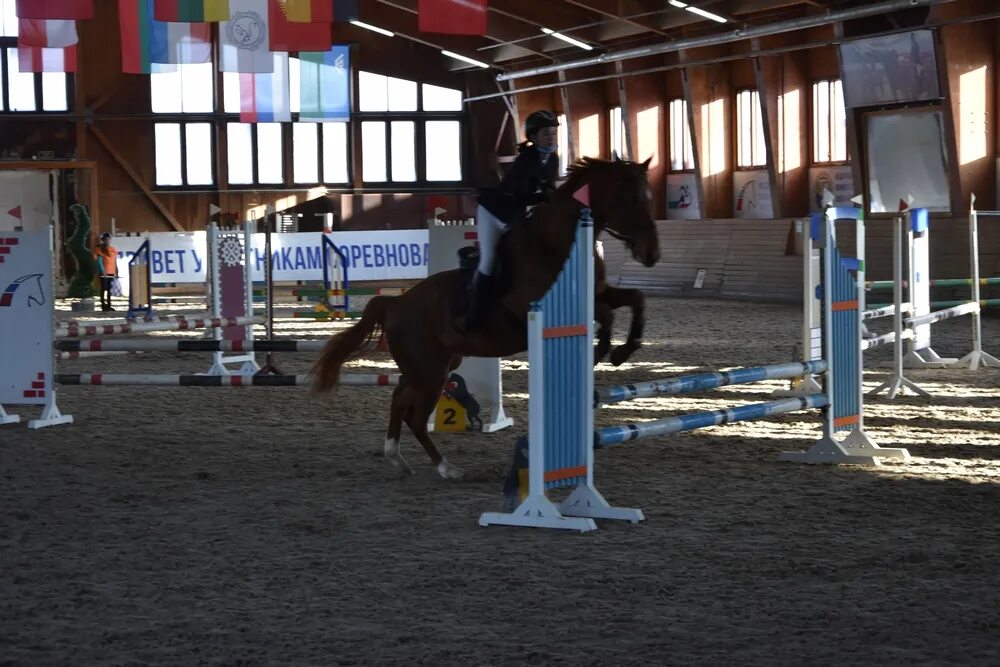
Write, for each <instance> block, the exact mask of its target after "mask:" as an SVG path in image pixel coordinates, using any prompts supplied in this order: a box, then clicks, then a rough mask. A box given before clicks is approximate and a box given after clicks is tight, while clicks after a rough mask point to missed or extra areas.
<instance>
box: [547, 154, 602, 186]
mask: <svg viewBox="0 0 1000 667" xmlns="http://www.w3.org/2000/svg"><path fill="white" fill-rule="evenodd" d="M612 164H614V163H613V162H610V161H608V160H599V159H598V158H593V157H584V158H580V159H579V160H577V161H576V162H574V163H573V164H571V165H570V166H569V167H567V168H566V180H565V181H564V182H563V184H562V185H560V186H559V188H558V190H559V191H560V192H561V193H566V192H569V193H573V192H576V191H577V190H579V189H580V186H582V185H583V183H584V181H586V180H587V176H588V175H589V174H590V173H591V172H592V171H594V170H597V169H602V168H605V167H608V166H610V165H612Z"/></svg>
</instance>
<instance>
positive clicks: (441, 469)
mask: <svg viewBox="0 0 1000 667" xmlns="http://www.w3.org/2000/svg"><path fill="white" fill-rule="evenodd" d="M648 166H649V161H648V160H647V161H646V162H644V163H642V164H637V163H634V162H627V161H624V160H615V161H603V160H593V159H584V160H582V161H580V162H578V163H576V164H574V165H573V166H572V167H570V169H569V174H568V178H567V180H566V182H565V183H563V185H562V186H560V187H559V188H558V189H557V190H556V191H555V192H553V193H552V194H551V196H550V198H549V201H548V203H547V204H542V205H540V206H538V207H536V208H535V209H534V211H533V212H532V215H531V218H530V219H529V220H526V221H523V222H520V223H517V224H515V225H513V226H512V227H511V229H510V231H508V232H507V233H506V234H505V235H504V236H503V238H502V239H501V242H500V247H499V249H498V257H499V259H500V268H499V274H498V278H497V282H498V283H499V286H498V288H497V292H498V293H497V294H496V295H495V297H496V298H495V299H494V302H493V303H492V304H491V305H490V307H489V308H488V310H487V314H486V316H485V318H484V324H483V326H481V327H479V328H477V329H476V330H472V331H468V332H463V331H462V330H461V329H460V328H458V327H457V326H456V324H457V322H458V319H459V316H458V315H457V314H456V309H455V303H456V300H457V298H458V297H459V295H462V294H465V293H466V290H467V286H466V283H467V281H468V276H469V274H468V272H467V271H461V270H455V271H445V272H442V273H436V274H434V275H432V276H430V277H428V278H427V279H425V280H423V281H421V282H419V283H417V284H416V285H415V286H414V287H412V288H411V289H409V290H407V291H406V292H405V293H403V294H402V295H400V296H393V297H389V296H377V297H374V298H372V300H371V301H369V302H368V305H367V306H366V307H365V309H364V312H363V314H362V317H361V319H360V320H359V321H358V322H357V323H356V324H354V325H353V326H352V327H350V328H349V329H346V330H344V331H342V332H340V333H338V334H337V335H335V336H334V337H332V338H331V339H330V340H329V341H328V342H327V344H326V346H325V348H324V349H323V352H322V354H321V355H320V358H319V359H318V360H317V362H316V364H315V365H314V366H313V369H312V375H313V379H312V385H313V390H314V391H317V392H326V391H330V390H332V389H333V388H334V387H336V386H337V383H338V382H339V379H340V370H341V366H342V364H343V363H344V362H345V361H347V360H348V359H349V358H351V357H352V356H354V355H355V354H356V353H357V352H358V351H359V350H360V349H362V348H363V347H365V346H366V345H367V344H368V343H370V342H371V341H373V340H376V339H377V337H378V335H379V334H380V332H381V334H382V335H384V337H385V341H386V343H387V344H388V346H389V351H390V353H391V354H392V358H393V359H394V360H395V361H396V364H397V366H398V367H399V372H400V375H401V377H400V381H399V385H398V386H397V387H396V388H395V390H394V391H393V393H392V406H391V408H390V411H389V425H388V429H387V432H386V438H385V449H384V451H385V456H386V458H388V459H389V460H390V461H391V462H392V463H393V465H394V466H396V468H397V469H399V470H402V471H409V470H410V468H409V466H408V465H407V464H406V462H405V461H404V460H403V458H402V456H401V455H400V452H399V438H400V434H401V432H402V427H403V423H404V422H405V423H406V425H407V426H408V427H409V429H410V431H412V432H413V435H414V436H415V437H416V439H417V440H418V441H419V442H420V444H421V445H422V446H423V448H424V449H425V450H426V451H427V454H428V455H429V456H430V458H431V461H432V462H433V463H434V464H435V465H436V466H437V470H438V473H439V474H440V475H441V476H442V477H444V478H452V479H457V478H460V477H461V476H462V472H461V470H459V469H458V468H457V467H455V466H453V465H451V464H450V463H448V462H447V461H446V460H445V458H444V457H443V456H442V455H441V452H440V451H438V448H437V446H436V445H435V444H434V442H433V441H432V440H431V437H430V434H429V433H428V429H427V420H428V418H429V417H430V415H431V413H432V412H433V411H434V406H435V405H436V404H437V402H438V398H439V397H440V396H441V392H442V389H443V387H444V384H445V381H446V380H447V378H448V375H449V373H450V372H451V370H453V369H454V368H456V367H457V366H458V364H459V363H460V362H461V359H462V357H506V356H509V355H512V354H517V353H519V352H524V351H525V350H526V349H527V346H528V342H527V313H528V310H529V308H530V306H531V304H532V303H533V302H535V301H538V300H539V299H541V298H542V296H544V295H545V293H546V292H547V291H548V289H549V287H550V286H551V285H552V284H553V283H554V282H555V280H556V278H557V277H558V275H559V272H560V271H561V270H562V268H563V265H564V264H565V263H566V259H567V258H568V257H569V253H570V250H571V249H572V246H573V243H574V239H575V236H576V228H577V222H578V221H579V219H580V212H581V208H582V206H581V204H580V203H579V202H578V201H577V200H576V199H575V198H574V193H576V192H578V191H579V190H580V189H581V188H582V187H584V186H589V199H590V210H591V215H592V217H593V219H594V234H595V236H596V235H597V234H598V233H599V232H600V231H601V230H608V231H609V233H612V234H614V235H615V236H616V237H618V238H620V239H622V240H623V241H624V242H625V244H626V246H627V247H628V248H629V249H630V251H631V253H632V256H633V257H634V258H635V259H636V261H638V262H640V263H642V264H644V265H645V266H652V265H653V264H655V263H656V262H657V260H659V258H660V247H659V241H658V238H657V234H656V226H655V224H654V221H653V217H652V212H651V203H652V194H651V192H650V189H649V182H648V180H647V175H646V172H647V168H648Z"/></svg>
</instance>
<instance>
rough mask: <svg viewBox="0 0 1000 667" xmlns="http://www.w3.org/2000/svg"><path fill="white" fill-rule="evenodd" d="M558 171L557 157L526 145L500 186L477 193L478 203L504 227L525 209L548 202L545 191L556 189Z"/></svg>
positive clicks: (521, 214) (519, 216)
mask: <svg viewBox="0 0 1000 667" xmlns="http://www.w3.org/2000/svg"><path fill="white" fill-rule="evenodd" d="M546 158H547V159H546ZM558 169H559V154H558V153H555V152H553V153H549V154H545V153H542V152H541V151H539V150H538V149H537V148H536V147H535V146H534V144H531V145H526V146H524V147H523V148H521V150H520V152H519V153H518V155H517V158H515V159H514V162H513V164H511V166H510V170H509V171H508V172H507V174H506V175H505V176H504V177H503V180H501V181H500V185H498V186H497V187H495V188H485V189H483V190H482V191H481V192H480V194H479V203H480V204H481V205H482V206H483V207H484V208H485V209H486V210H487V211H489V212H490V213H492V214H493V215H495V216H496V217H497V218H499V220H500V221H501V222H503V223H505V224H508V225H509V224H511V223H512V222H516V221H517V220H519V219H520V218H521V217H523V216H524V213H525V211H526V210H527V208H528V207H529V206H533V205H535V204H541V203H542V202H544V201H547V200H548V192H549V190H554V189H555V187H556V176H557V174H558Z"/></svg>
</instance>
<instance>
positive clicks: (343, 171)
mask: <svg viewBox="0 0 1000 667" xmlns="http://www.w3.org/2000/svg"><path fill="white" fill-rule="evenodd" d="M347 127H348V125H347V123H292V181H293V182H294V183H296V184H303V185H313V184H318V183H346V182H347V180H348V177H347V173H348V170H347Z"/></svg>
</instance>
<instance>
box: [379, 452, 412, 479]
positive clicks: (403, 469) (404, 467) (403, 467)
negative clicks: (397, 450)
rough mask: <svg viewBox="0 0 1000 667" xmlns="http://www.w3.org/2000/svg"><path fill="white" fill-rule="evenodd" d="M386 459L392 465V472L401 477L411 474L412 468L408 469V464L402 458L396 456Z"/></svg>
mask: <svg viewBox="0 0 1000 667" xmlns="http://www.w3.org/2000/svg"><path fill="white" fill-rule="evenodd" d="M386 459H387V460H388V461H389V463H391V464H392V468H393V470H395V471H396V472H397V473H399V475H400V476H401V477H402V476H405V475H412V474H413V468H411V467H410V464H409V463H407V462H406V460H405V459H404V458H403V457H402V456H400V455H398V454H397V455H396V456H387V457H386Z"/></svg>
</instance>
